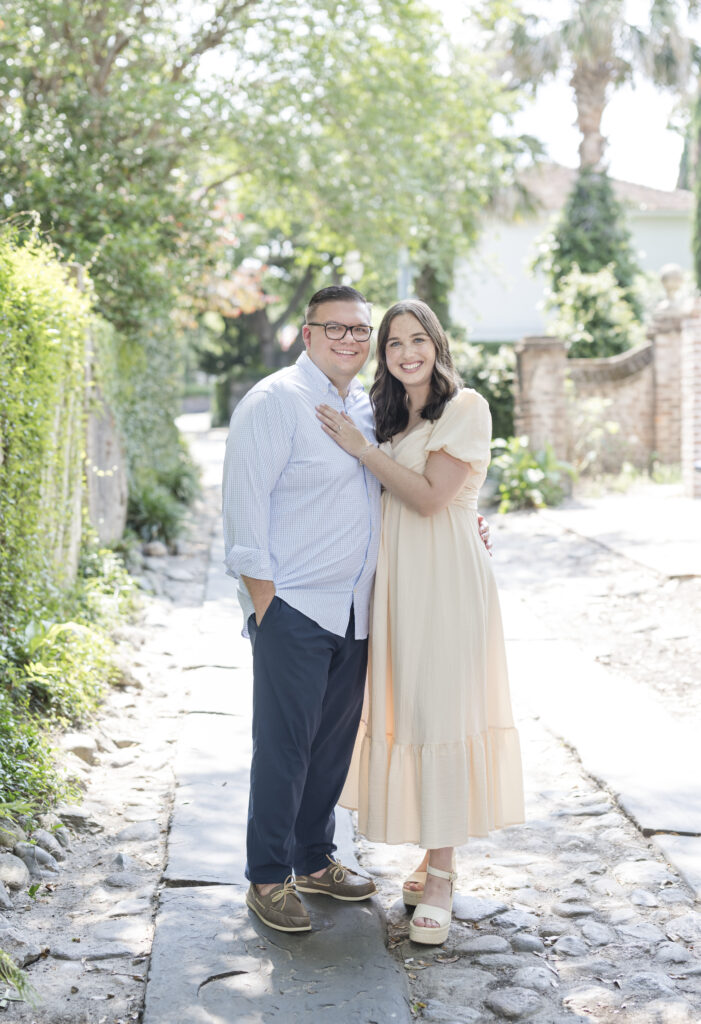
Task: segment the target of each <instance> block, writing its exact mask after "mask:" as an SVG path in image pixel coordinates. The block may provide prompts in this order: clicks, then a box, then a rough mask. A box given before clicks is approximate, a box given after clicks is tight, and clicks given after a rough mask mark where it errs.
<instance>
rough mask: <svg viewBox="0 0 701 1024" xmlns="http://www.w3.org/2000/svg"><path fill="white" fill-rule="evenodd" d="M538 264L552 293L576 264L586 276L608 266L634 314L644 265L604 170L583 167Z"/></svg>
mask: <svg viewBox="0 0 701 1024" xmlns="http://www.w3.org/2000/svg"><path fill="white" fill-rule="evenodd" d="M534 265H535V266H536V267H540V268H542V270H543V271H544V272H545V275H546V277H547V279H548V283H549V285H550V288H551V290H552V292H553V293H554V295H557V294H558V293H559V292H560V290H561V283H562V280H563V278H565V277H567V276H568V274H570V273H571V272H572V270H573V269H574V267H575V265H576V266H577V267H579V269H580V270H581V272H582V273H584V274H596V273H597V272H598V271H599V270H601V269H602V268H603V267H610V268H611V270H612V273H613V276H614V279H615V283H616V284H617V285H618V287H619V288H620V289H622V294H623V297H624V299H625V301H626V302H628V304H629V305H630V307H631V310H632V312H633V315H634V316H635V317H636V318H638V319H639V318H640V316H641V314H642V305H641V303H640V299H639V297H638V295H637V292H636V279H637V277H638V275H639V274H640V267H639V266H638V263H637V261H636V258H635V254H634V252H633V247H632V244H631V236H630V231H629V230H628V227H627V224H626V214H625V210H624V208H623V206H622V205H621V203H620V202H619V201H618V199H616V196H615V194H614V191H613V186H612V184H611V179H610V178H609V177H608V175H607V174H606V173H605V172H603V171H595V170H593V169H592V168H590V167H584V168H582V169H581V170H580V171H579V174H578V176H577V180H576V182H575V185H574V188H573V189H572V191H571V192H570V194H569V196H568V198H567V202H566V203H565V206H564V209H563V211H562V213H561V214H560V216H559V218H558V220H557V222H556V224H555V227H554V228H553V230H552V232H551V233H550V234H549V235H548V236H547V237H546V239H545V240H544V241H543V242H542V243H541V245H540V251H539V253H538V255H537V257H536V259H535V263H534Z"/></svg>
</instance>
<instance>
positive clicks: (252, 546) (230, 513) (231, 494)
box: [222, 391, 294, 580]
mask: <svg viewBox="0 0 701 1024" xmlns="http://www.w3.org/2000/svg"><path fill="white" fill-rule="evenodd" d="M293 434H294V424H293V423H291V422H290V411H289V409H285V408H284V407H283V405H282V403H281V402H279V401H278V400H277V398H276V396H275V395H274V394H271V393H269V392H261V391H253V392H249V394H248V395H246V396H245V397H244V398H243V399H242V400H241V401H240V402H239V404H238V406H237V407H236V409H235V410H234V414H233V416H232V418H231V426H230V429H229V436H228V439H227V443H226V455H225V458H224V475H223V482H222V510H223V522H224V546H225V563H226V571H227V573H228V574H229V575H230V576H234V577H235V578H237V579H239V578H240V577H241V576H250V577H252V578H253V579H259V580H274V567H273V563H272V559H271V556H270V496H271V493H272V491H273V489H274V487H275V484H276V483H277V481H278V480H279V478H280V474H281V473H282V471H283V469H284V468H285V466H286V465H287V462H288V460H289V458H290V453H291V446H292V438H293Z"/></svg>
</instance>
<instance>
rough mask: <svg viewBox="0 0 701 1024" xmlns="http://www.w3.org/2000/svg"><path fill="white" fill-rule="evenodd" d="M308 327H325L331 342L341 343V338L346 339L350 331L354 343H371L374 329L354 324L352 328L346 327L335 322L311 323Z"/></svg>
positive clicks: (365, 325) (325, 332)
mask: <svg viewBox="0 0 701 1024" xmlns="http://www.w3.org/2000/svg"><path fill="white" fill-rule="evenodd" d="M307 326H308V327H323V328H324V334H325V335H326V337H327V338H328V339H329V341H340V340H341V338H345V336H346V334H347V333H348V331H350V332H351V337H352V338H353V341H363V342H365V341H370V338H371V336H372V332H373V330H374V328H372V327H369V326H368V325H367V324H353V326H352V327H346V325H345V324H335V323H333V321H329V322H327V323H325V324H320V323H315V322H313V321H311V320H310V321H309V323H308V324H307Z"/></svg>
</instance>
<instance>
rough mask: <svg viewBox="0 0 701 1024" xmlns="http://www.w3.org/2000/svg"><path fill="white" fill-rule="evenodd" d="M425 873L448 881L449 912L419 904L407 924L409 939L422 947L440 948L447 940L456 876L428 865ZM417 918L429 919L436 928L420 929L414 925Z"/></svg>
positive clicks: (453, 873) (426, 904) (452, 872)
mask: <svg viewBox="0 0 701 1024" xmlns="http://www.w3.org/2000/svg"><path fill="white" fill-rule="evenodd" d="M426 871H427V872H428V874H429V875H435V876H436V878H447V879H449V880H450V910H444V909H443V907H432V906H430V905H429V904H428V903H419V904H418V906H417V908H416V910H415V911H414V917H412V919H411V922H410V924H409V938H410V939H411V941H412V942H420V943H422V944H423V945H424V946H440V945H441V944H442V943H444V942H445V940H446V939H447V938H448V932H449V931H450V921H451V917H452V909H453V890H454V888H455V879H456V878H457V877H458V876H457V874H456V873H455V871H441V870H440V869H439V868H432V867H431V865H430V864H429V865H428V866H427V867H426ZM417 881H418V879H417ZM417 917H430V919H431V920H432V921H437V922H438V928H425V927H423V928H420V927H419V926H418V925H416V924H414V918H417Z"/></svg>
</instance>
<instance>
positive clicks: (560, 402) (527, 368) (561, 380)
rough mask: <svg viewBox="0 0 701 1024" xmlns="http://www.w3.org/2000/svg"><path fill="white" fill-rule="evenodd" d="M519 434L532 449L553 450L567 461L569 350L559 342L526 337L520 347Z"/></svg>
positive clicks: (517, 390) (518, 382)
mask: <svg viewBox="0 0 701 1024" xmlns="http://www.w3.org/2000/svg"><path fill="white" fill-rule="evenodd" d="M515 350H516V371H517V376H516V395H515V404H514V419H515V430H516V433H517V434H527V435H528V439H529V447H530V448H532V449H534V450H535V449H538V448H543V447H544V446H545V445H546V444H550V445H552V447H553V450H554V452H555V454H556V455H557V456H558V458H561V459H564V458H566V457H567V418H566V409H565V375H566V371H567V349H566V346H565V343H564V342H563V341H561V340H560V339H559V338H549V337H535V336H534V337H526V338H523V340H522V341H520V342H518V344H517V345H516V349H515Z"/></svg>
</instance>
